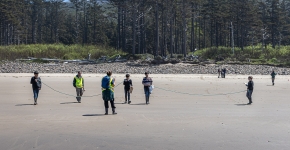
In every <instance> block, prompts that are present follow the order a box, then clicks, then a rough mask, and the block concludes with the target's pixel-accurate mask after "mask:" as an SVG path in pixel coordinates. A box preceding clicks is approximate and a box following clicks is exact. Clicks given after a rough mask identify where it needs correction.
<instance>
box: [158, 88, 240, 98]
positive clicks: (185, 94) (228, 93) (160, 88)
mask: <svg viewBox="0 0 290 150" xmlns="http://www.w3.org/2000/svg"><path fill="white" fill-rule="evenodd" d="M155 89H159V90H163V91H167V92H173V93H177V94H184V95H193V96H221V95H233V94H238V93H243V92H245V91H246V90H243V91H239V92H231V93H220V94H191V93H185V92H179V91H174V90H168V89H164V88H159V87H155Z"/></svg>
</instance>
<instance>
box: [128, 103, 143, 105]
mask: <svg viewBox="0 0 290 150" xmlns="http://www.w3.org/2000/svg"><path fill="white" fill-rule="evenodd" d="M130 105H146V103H138V104H130Z"/></svg>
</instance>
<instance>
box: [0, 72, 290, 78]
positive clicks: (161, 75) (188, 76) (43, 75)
mask: <svg viewBox="0 0 290 150" xmlns="http://www.w3.org/2000/svg"><path fill="white" fill-rule="evenodd" d="M75 75H76V73H75V74H72V73H40V74H39V76H40V77H73V76H75ZM105 75H106V74H105V73H104V74H85V73H83V74H82V76H83V77H100V78H101V77H103V76H105ZM130 75H131V77H134V78H142V77H144V75H143V74H130ZM32 76H33V73H0V77H32ZM248 76H250V75H235V74H228V75H226V78H220V79H247V78H248ZM252 76H254V79H270V78H271V76H270V75H252ZM113 77H115V78H116V77H118V78H125V74H113ZM150 77H152V78H218V77H217V75H214V74H150ZM276 79H290V75H278V76H276Z"/></svg>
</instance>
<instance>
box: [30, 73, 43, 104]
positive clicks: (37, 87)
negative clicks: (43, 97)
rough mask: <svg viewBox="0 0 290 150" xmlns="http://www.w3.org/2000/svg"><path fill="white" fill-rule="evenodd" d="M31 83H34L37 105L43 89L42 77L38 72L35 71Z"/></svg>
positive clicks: (33, 88)
mask: <svg viewBox="0 0 290 150" xmlns="http://www.w3.org/2000/svg"><path fill="white" fill-rule="evenodd" d="M30 84H32V90H33V95H34V105H37V99H38V94H39V91H40V90H41V79H40V77H39V76H38V72H37V71H35V72H34V76H33V77H32V78H31V80H30Z"/></svg>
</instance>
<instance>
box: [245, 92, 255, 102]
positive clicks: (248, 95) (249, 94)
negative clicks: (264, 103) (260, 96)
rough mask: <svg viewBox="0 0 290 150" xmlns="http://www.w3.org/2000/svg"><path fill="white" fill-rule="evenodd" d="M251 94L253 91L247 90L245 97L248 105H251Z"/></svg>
mask: <svg viewBox="0 0 290 150" xmlns="http://www.w3.org/2000/svg"><path fill="white" fill-rule="evenodd" d="M252 94H253V90H247V95H246V96H247V97H248V99H249V103H252Z"/></svg>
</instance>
